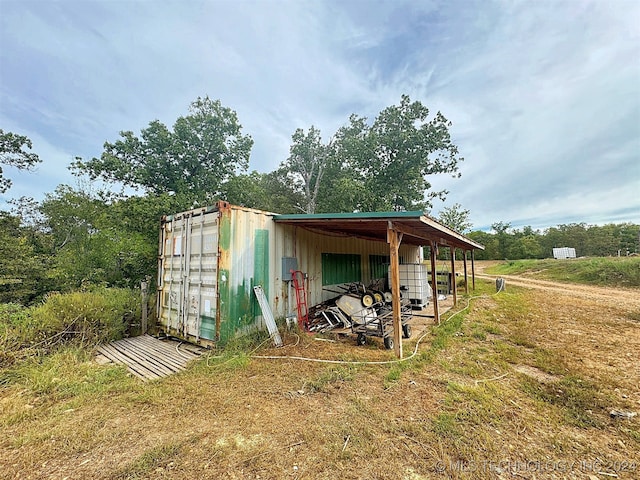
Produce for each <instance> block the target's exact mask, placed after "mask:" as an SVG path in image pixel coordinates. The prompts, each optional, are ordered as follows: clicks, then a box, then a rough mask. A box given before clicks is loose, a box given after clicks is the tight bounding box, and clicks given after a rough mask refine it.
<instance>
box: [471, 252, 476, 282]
mask: <svg viewBox="0 0 640 480" xmlns="http://www.w3.org/2000/svg"><path fill="white" fill-rule="evenodd" d="M473 257H474V255H473V250H471V282H472V283H473V291H474V292H475V290H476V270H475V266H474V264H473Z"/></svg>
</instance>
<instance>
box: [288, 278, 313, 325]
mask: <svg viewBox="0 0 640 480" xmlns="http://www.w3.org/2000/svg"><path fill="white" fill-rule="evenodd" d="M291 280H292V281H293V289H294V290H295V292H296V307H297V309H298V327H300V330H301V331H305V332H306V331H308V330H309V309H308V308H307V289H306V288H305V285H304V273H302V272H301V271H300V270H291Z"/></svg>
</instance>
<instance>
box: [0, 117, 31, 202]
mask: <svg viewBox="0 0 640 480" xmlns="http://www.w3.org/2000/svg"><path fill="white" fill-rule="evenodd" d="M31 148H32V144H31V140H29V139H28V138H27V137H25V136H24V135H17V134H15V133H11V132H5V131H4V130H2V129H0V164H4V165H9V166H12V167H16V168H18V169H20V170H29V169H31V168H32V167H33V166H34V165H35V164H36V163H39V162H40V161H41V160H40V158H39V157H38V155H36V154H35V153H31V152H28V151H27V150H30V149H31ZM10 187H11V180H9V179H8V178H5V177H4V176H3V172H2V167H0V193H4V192H6V191H7V190H8V189H9V188H10Z"/></svg>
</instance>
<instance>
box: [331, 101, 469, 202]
mask: <svg viewBox="0 0 640 480" xmlns="http://www.w3.org/2000/svg"><path fill="white" fill-rule="evenodd" d="M428 117H429V110H428V109H427V108H426V107H425V106H424V105H422V103H420V102H418V101H416V102H411V100H410V98H409V97H408V96H407V95H403V96H402V98H401V101H400V104H399V105H392V106H390V107H387V108H385V109H384V110H382V111H381V112H380V113H379V114H378V116H377V117H376V119H375V120H374V122H373V124H371V125H369V124H368V123H367V121H366V118H364V117H358V116H357V115H352V116H351V117H350V119H349V124H348V125H346V126H344V127H342V128H341V129H340V130H339V131H338V132H337V134H336V138H335V144H336V155H337V157H338V160H339V162H340V164H341V166H342V168H343V169H344V170H345V173H347V174H346V175H344V174H343V175H342V176H341V178H342V180H343V181H344V180H345V179H346V180H347V181H346V182H345V183H346V184H347V185H350V186H352V187H353V188H354V190H353V191H354V192H355V193H356V195H355V198H354V200H355V203H354V204H353V205H352V209H351V210H360V211H381V210H417V209H425V208H427V207H429V206H431V200H433V199H434V198H440V199H444V198H445V197H446V195H447V193H448V192H447V191H446V190H442V191H438V192H428V193H427V191H428V190H429V189H430V188H431V184H430V183H429V181H428V180H427V178H428V177H429V176H430V175H435V174H439V173H450V174H453V175H454V176H459V173H458V162H460V161H462V158H460V157H459V156H458V148H457V147H456V146H455V145H454V144H453V143H452V142H451V137H450V134H449V127H450V126H451V123H450V122H449V121H448V120H447V119H446V118H445V117H444V116H443V115H442V114H441V113H440V112H438V113H437V114H436V115H435V117H433V118H432V119H430V120H429V119H428ZM425 194H426V198H425Z"/></svg>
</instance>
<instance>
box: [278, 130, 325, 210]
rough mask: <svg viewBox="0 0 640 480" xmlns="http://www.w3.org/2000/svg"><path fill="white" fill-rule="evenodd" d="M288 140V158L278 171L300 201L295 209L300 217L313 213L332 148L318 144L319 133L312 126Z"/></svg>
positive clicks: (319, 139)
mask: <svg viewBox="0 0 640 480" xmlns="http://www.w3.org/2000/svg"><path fill="white" fill-rule="evenodd" d="M291 139H292V141H293V143H292V145H291V148H290V149H289V152H290V153H289V158H288V159H287V160H286V162H283V163H282V164H281V165H280V168H281V169H282V170H283V171H284V172H286V176H287V177H288V179H289V181H290V182H289V183H290V185H291V187H292V190H293V191H294V192H295V193H297V194H298V195H299V196H300V197H301V200H302V202H301V203H302V204H301V205H297V207H298V209H300V210H302V211H303V212H304V213H315V212H316V207H317V205H318V194H319V192H320V185H321V184H322V181H323V176H324V173H325V169H326V166H327V161H328V157H329V155H330V151H331V147H332V145H331V143H329V144H327V145H324V144H323V143H322V138H321V137H320V130H318V129H317V128H315V127H314V126H311V128H310V129H309V132H308V133H305V132H304V130H303V129H301V128H298V129H297V130H296V131H295V132H294V134H293V135H292V136H291Z"/></svg>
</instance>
